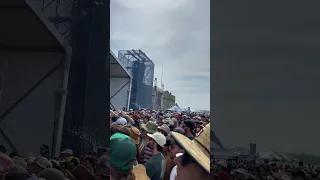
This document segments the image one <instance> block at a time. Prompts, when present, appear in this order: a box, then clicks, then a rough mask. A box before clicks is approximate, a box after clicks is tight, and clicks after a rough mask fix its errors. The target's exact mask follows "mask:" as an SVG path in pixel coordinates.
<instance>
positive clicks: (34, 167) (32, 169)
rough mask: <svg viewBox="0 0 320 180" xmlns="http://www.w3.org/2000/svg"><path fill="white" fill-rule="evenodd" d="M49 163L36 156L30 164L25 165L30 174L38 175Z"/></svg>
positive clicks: (45, 159)
mask: <svg viewBox="0 0 320 180" xmlns="http://www.w3.org/2000/svg"><path fill="white" fill-rule="evenodd" d="M49 165H50V162H49V160H48V159H47V158H45V157H43V156H38V157H37V158H35V159H34V160H33V161H32V162H31V163H30V164H28V165H27V170H28V172H29V173H30V174H35V175H38V174H39V173H40V171H41V170H43V169H46V168H48V167H49Z"/></svg>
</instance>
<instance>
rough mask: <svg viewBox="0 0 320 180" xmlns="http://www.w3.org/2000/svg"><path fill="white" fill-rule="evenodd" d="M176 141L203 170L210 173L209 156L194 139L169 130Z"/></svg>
mask: <svg viewBox="0 0 320 180" xmlns="http://www.w3.org/2000/svg"><path fill="white" fill-rule="evenodd" d="M171 133H172V137H173V138H174V139H175V140H176V142H177V143H178V144H179V145H180V146H181V147H182V148H183V149H184V150H185V151H186V152H187V153H188V154H189V155H190V156H191V157H192V158H193V159H194V160H195V161H196V162H197V163H198V165H200V166H201V167H202V168H203V169H204V170H205V171H207V172H208V173H210V157H208V156H207V155H206V154H205V153H204V152H203V150H202V149H201V148H200V147H199V146H201V145H199V144H198V143H197V142H196V141H191V140H190V139H189V138H187V137H186V136H184V135H182V134H180V133H177V132H171Z"/></svg>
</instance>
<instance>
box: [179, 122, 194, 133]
mask: <svg viewBox="0 0 320 180" xmlns="http://www.w3.org/2000/svg"><path fill="white" fill-rule="evenodd" d="M181 127H182V128H183V130H184V131H185V132H186V133H193V131H194V128H195V124H194V122H192V121H191V120H186V121H184V122H183V123H182V126H181Z"/></svg>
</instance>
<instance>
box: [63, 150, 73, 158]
mask: <svg viewBox="0 0 320 180" xmlns="http://www.w3.org/2000/svg"><path fill="white" fill-rule="evenodd" d="M61 154H69V155H71V156H72V155H73V151H72V150H71V149H66V150H64V151H62V152H61Z"/></svg>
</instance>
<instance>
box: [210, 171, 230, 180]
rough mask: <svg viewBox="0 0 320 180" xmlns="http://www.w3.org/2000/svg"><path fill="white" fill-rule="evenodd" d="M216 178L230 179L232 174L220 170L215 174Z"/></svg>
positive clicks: (216, 179) (220, 179)
mask: <svg viewBox="0 0 320 180" xmlns="http://www.w3.org/2000/svg"><path fill="white" fill-rule="evenodd" d="M213 179H214V180H229V179H230V176H229V174H228V173H226V172H218V173H215V174H214V175H213Z"/></svg>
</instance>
